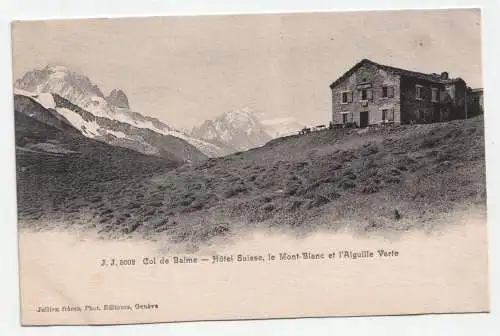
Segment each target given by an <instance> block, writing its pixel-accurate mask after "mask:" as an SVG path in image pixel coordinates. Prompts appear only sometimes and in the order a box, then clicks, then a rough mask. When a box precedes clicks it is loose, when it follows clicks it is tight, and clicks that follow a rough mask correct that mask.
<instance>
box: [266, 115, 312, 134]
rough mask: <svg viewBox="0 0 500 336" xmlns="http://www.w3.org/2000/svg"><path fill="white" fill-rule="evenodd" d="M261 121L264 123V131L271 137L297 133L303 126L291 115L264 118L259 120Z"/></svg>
mask: <svg viewBox="0 0 500 336" xmlns="http://www.w3.org/2000/svg"><path fill="white" fill-rule="evenodd" d="M261 123H262V125H264V127H265V130H266V133H267V134H269V136H271V137H272V138H279V137H284V136H288V135H292V134H297V132H298V131H299V130H300V129H302V128H303V127H304V126H305V124H302V123H300V122H299V121H297V120H295V119H294V118H292V117H282V118H273V119H265V120H261Z"/></svg>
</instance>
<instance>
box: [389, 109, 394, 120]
mask: <svg viewBox="0 0 500 336" xmlns="http://www.w3.org/2000/svg"><path fill="white" fill-rule="evenodd" d="M389 121H394V107H393V108H391V113H390V115H389Z"/></svg>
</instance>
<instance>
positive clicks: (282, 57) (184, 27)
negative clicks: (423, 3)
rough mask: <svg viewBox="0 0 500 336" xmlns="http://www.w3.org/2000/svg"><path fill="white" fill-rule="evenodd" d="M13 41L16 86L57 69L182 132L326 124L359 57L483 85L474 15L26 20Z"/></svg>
mask: <svg viewBox="0 0 500 336" xmlns="http://www.w3.org/2000/svg"><path fill="white" fill-rule="evenodd" d="M12 42H13V74H14V79H16V78H19V77H21V76H22V75H23V74H24V73H25V72H26V71H29V70H32V69H35V68H43V67H45V66H46V65H48V64H51V65H64V66H67V67H69V68H70V69H72V70H74V71H76V72H79V73H81V74H83V75H86V76H88V77H89V78H90V79H91V80H92V81H93V82H94V83H95V84H97V85H98V86H99V87H100V88H101V90H102V91H103V92H104V93H105V94H109V92H110V91H111V90H112V89H114V88H120V89H122V90H124V91H125V92H126V94H127V96H128V99H129V102H130V105H131V108H132V109H133V110H134V111H137V112H140V113H142V114H144V115H150V116H153V117H157V118H159V119H161V120H163V121H165V122H167V123H168V124H170V125H173V126H174V127H178V128H187V129H190V128H191V127H192V126H193V125H196V124H200V123H201V122H203V121H204V120H205V119H211V118H214V117H215V116H217V115H220V114H222V113H224V112H228V111H231V110H236V109H240V108H244V107H250V108H252V109H254V110H255V111H256V112H258V113H260V114H262V115H264V116H265V118H274V117H284V116H289V117H293V118H295V119H297V120H299V121H301V122H303V123H306V124H310V123H325V122H327V121H328V120H330V111H331V106H330V102H331V97H330V89H329V85H330V84H331V82H333V81H334V80H335V79H337V78H338V77H340V76H341V75H342V74H343V73H344V72H345V71H347V70H348V69H349V68H350V67H351V66H353V65H354V64H355V63H356V62H358V61H359V60H361V59H363V58H368V59H371V60H373V61H375V62H378V63H382V64H387V65H391V66H396V67H401V68H406V69H409V70H414V71H420V72H426V73H432V72H436V73H440V72H442V71H448V72H449V73H450V76H452V77H462V78H463V79H464V80H465V81H466V82H467V83H468V85H470V86H471V87H482V70H481V13H480V11H479V10H477V9H475V10H474V9H460V10H458V9H455V10H427V11H422V10H419V11H379V12H330V13H326V12H323V13H295V14H290V13H289V14H245V15H205V16H183V17H174V16H170V17H149V18H145V17H143V18H121V19H86V20H81V19H80V20H52V21H24V22H16V23H14V24H13V26H12Z"/></svg>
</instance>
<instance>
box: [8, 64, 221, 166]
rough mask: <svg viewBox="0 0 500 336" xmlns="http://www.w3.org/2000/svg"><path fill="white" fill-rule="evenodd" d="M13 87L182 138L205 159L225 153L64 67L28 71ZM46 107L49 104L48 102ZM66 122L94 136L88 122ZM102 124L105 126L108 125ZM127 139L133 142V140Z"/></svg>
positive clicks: (74, 119)
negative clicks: (146, 113) (82, 127)
mask: <svg viewBox="0 0 500 336" xmlns="http://www.w3.org/2000/svg"><path fill="white" fill-rule="evenodd" d="M14 87H15V89H16V93H18V94H24V95H26V96H30V97H35V96H36V97H44V98H37V99H48V100H49V101H50V97H49V96H50V95H47V94H48V93H52V94H56V95H57V96H59V97H61V98H64V99H65V100H67V101H68V102H70V103H71V104H73V105H75V106H77V107H78V108H81V109H82V110H84V111H85V112H87V113H90V114H91V115H92V116H93V117H95V118H104V119H102V120H105V119H107V120H110V121H116V122H117V123H123V124H128V125H131V126H133V128H139V129H144V130H151V131H153V132H155V133H159V134H160V135H168V136H173V137H176V138H179V139H182V140H184V141H187V142H188V143H189V144H191V145H193V146H194V147H196V148H198V149H199V150H200V151H201V152H202V153H204V154H205V155H206V156H209V157H216V156H222V155H225V154H226V153H227V150H226V149H225V148H220V147H219V146H217V145H216V144H213V143H209V142H206V141H203V140H201V139H197V138H193V137H191V136H189V135H187V134H185V133H182V132H180V131H177V130H175V129H174V128H172V127H170V126H168V125H167V124H165V123H164V122H162V121H160V120H159V119H157V118H153V117H149V116H144V115H142V114H140V113H138V112H134V111H132V110H131V109H130V105H129V100H128V97H127V95H126V94H125V92H123V91H122V90H120V89H113V90H112V91H111V93H110V94H109V96H107V97H106V96H104V94H103V92H102V91H101V90H100V89H99V87H98V86H97V85H95V84H93V83H92V82H91V80H90V79H89V78H88V77H86V76H83V75H81V74H78V73H75V72H73V71H71V70H70V69H69V68H67V67H63V66H47V67H45V68H43V69H41V70H33V71H29V72H27V73H26V74H25V75H24V76H23V77H22V78H20V79H18V80H16V82H15V83H14ZM49 105H51V103H50V104H49ZM50 108H53V107H50ZM61 111H63V112H61ZM64 111H65V112H66V113H69V112H68V111H66V110H61V108H60V109H59V112H60V113H65V112H64ZM77 114H78V113H77ZM69 119H70V120H71V122H74V123H75V124H74V126H75V127H76V128H77V129H81V126H82V125H83V126H84V127H85V129H84V130H82V134H84V135H86V136H96V134H95V133H96V132H97V128H96V127H98V126H96V125H94V124H92V123H91V124H88V120H84V121H86V122H87V124H85V125H84V124H83V122H82V121H81V120H80V119H79V117H77V116H74V115H73V116H72V117H70V118H69ZM90 119H92V118H90ZM90 119H89V120H90ZM104 124H109V122H106V123H104ZM98 129H100V130H101V132H102V131H106V132H107V133H110V134H113V132H114V131H113V130H109V129H108V130H106V128H105V127H104V126H103V124H101V125H100V126H99V127H98ZM122 133H123V132H120V133H118V135H119V137H121V138H122V139H125V138H133V137H128V136H127V134H122ZM115 135H116V134H115ZM130 140H132V141H136V140H134V139H130ZM143 152H144V151H143ZM146 152H147V151H146Z"/></svg>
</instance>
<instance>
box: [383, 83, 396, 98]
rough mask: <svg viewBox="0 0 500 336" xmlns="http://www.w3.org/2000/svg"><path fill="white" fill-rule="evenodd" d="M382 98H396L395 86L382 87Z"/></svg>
mask: <svg viewBox="0 0 500 336" xmlns="http://www.w3.org/2000/svg"><path fill="white" fill-rule="evenodd" d="M382 97H383V98H392V97H394V86H389V85H385V86H382Z"/></svg>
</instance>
